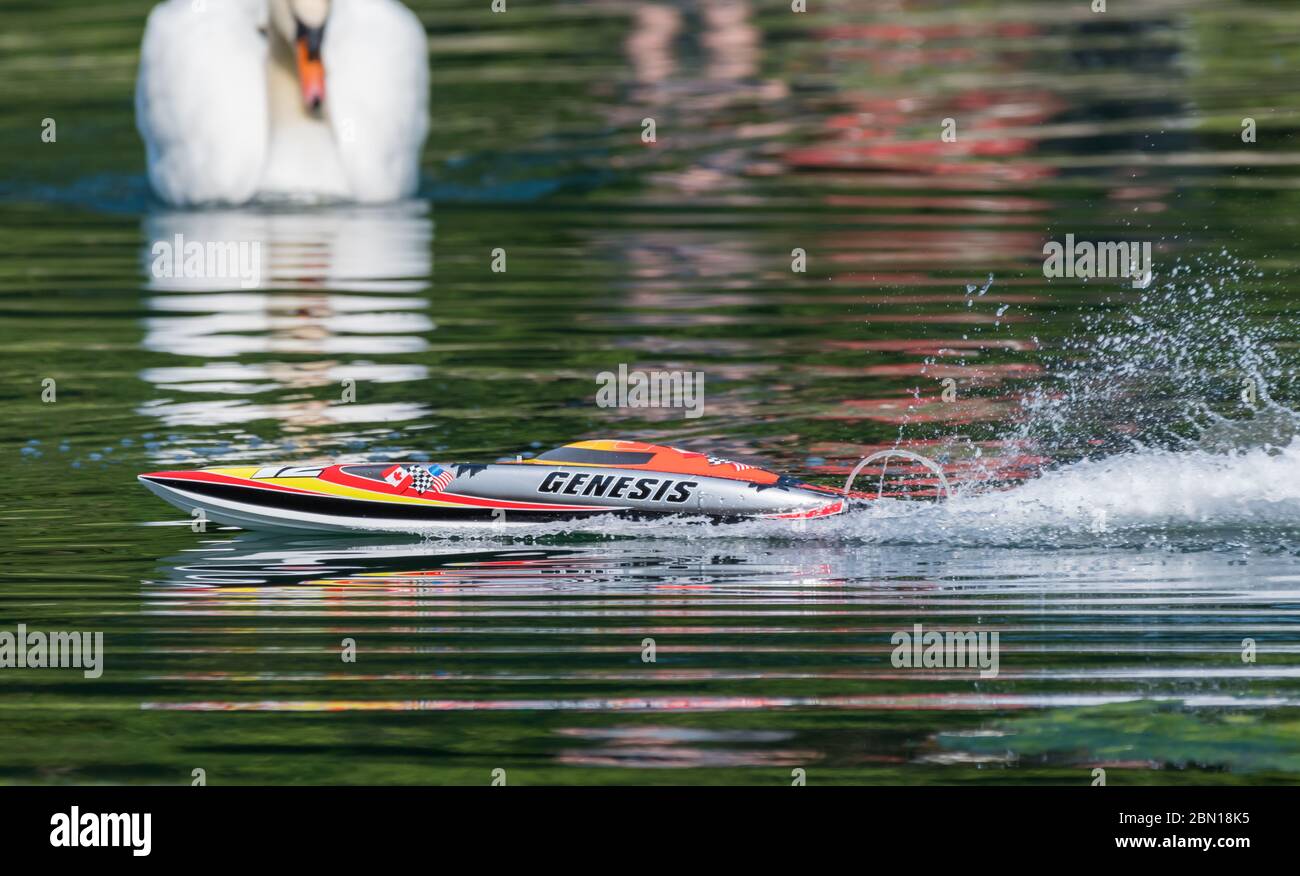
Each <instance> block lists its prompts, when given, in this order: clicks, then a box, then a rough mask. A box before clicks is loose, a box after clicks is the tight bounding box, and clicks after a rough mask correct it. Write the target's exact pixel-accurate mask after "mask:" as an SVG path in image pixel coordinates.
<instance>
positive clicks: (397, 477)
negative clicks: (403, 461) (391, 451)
mask: <svg viewBox="0 0 1300 876" xmlns="http://www.w3.org/2000/svg"><path fill="white" fill-rule="evenodd" d="M384 480H386V481H388V483H390V484H392V485H393V486H394V487H396V488H397V489H399V490H401V489H405V488H406V487H407V486H409V485H410V483H411V473H410V472H409V471H407V470H406V469H405V468H403V467H402V466H400V465H395V466H393V467H392V468H387V469H384Z"/></svg>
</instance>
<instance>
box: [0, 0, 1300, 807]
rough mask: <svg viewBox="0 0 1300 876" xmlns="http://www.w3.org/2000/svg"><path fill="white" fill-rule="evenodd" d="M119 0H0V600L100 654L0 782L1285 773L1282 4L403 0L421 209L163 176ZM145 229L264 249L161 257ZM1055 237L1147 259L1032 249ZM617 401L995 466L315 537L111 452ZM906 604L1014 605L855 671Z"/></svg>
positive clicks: (15, 689) (540, 441)
mask: <svg viewBox="0 0 1300 876" xmlns="http://www.w3.org/2000/svg"><path fill="white" fill-rule="evenodd" d="M149 5H150V4H148V3H144V2H114V3H102V4H89V5H88V4H81V3H71V2H66V0H49V2H44V3H39V4H36V3H18V2H13V0H5V2H3V3H0V23H2V24H3V27H0V34H2V35H0V43H2V44H3V47H4V51H3V52H0V78H3V79H4V80H5V81H6V82H7V83H8V86H7V88H6V97H5V100H4V101H3V102H0V146H2V148H3V150H4V151H3V154H4V157H5V159H6V160H5V162H4V166H3V168H0V374H2V375H3V380H0V445H2V446H3V455H2V457H0V458H3V460H4V463H3V466H4V468H3V475H4V481H5V484H4V486H5V494H6V501H5V503H4V505H3V510H0V519H3V529H2V530H0V532H2V533H3V534H2V537H0V551H3V556H4V560H5V562H4V564H3V566H2V567H0V585H2V589H0V631H5V630H8V631H12V630H14V629H15V628H16V626H17V624H20V623H23V624H26V625H27V627H28V628H29V629H33V630H95V631H102V632H103V634H104V641H105V649H106V653H105V663H104V672H103V675H102V676H101V677H99V678H97V679H87V678H83V677H82V675H81V673H80V672H78V671H74V670H38V669H17V668H13V669H0V779H2V780H3V781H7V782H15V783H33V782H42V783H47V782H48V783H69V782H88V783H95V782H110V783H118V782H132V783H163V784H187V783H189V782H190V781H192V778H191V776H192V773H193V771H194V770H196V769H202V770H204V771H205V773H206V779H207V781H208V782H209V783H211V784H233V783H240V782H265V783H289V782H312V783H354V782H360V783H388V782H400V783H468V784H486V783H488V782H489V781H491V780H492V774H493V771H494V770H498V769H503V770H505V771H506V775H507V777H508V778H507V781H508V783H509V784H541V783H554V784H584V783H589V784H605V783H617V782H634V783H647V782H656V783H755V784H782V783H789V782H791V781H792V780H793V779H792V773H793V771H795V770H799V769H802V770H805V771H806V776H807V781H808V782H809V783H810V784H828V783H853V782H883V783H990V782H997V783H1031V782H1052V783H1071V784H1081V785H1082V784H1087V783H1090V782H1092V781H1093V775H1092V771H1093V770H1094V769H1095V768H1097V767H1102V768H1104V769H1106V771H1107V781H1108V783H1109V784H1112V785H1116V784H1139V783H1144V784H1145V783H1180V782H1188V783H1209V782H1226V783H1263V782H1292V781H1294V780H1295V779H1296V778H1297V777H1300V735H1298V734H1297V732H1296V730H1297V722H1298V721H1300V660H1298V659H1297V654H1300V639H1298V637H1297V633H1298V632H1300V564H1298V563H1297V547H1300V538H1298V536H1300V522H1298V521H1297V519H1296V514H1297V512H1298V511H1300V501H1297V494H1300V486H1297V485H1300V464H1297V459H1296V457H1297V455H1300V451H1297V450H1296V449H1295V448H1294V447H1290V446H1289V442H1290V438H1291V436H1292V435H1294V434H1295V431H1296V430H1295V418H1294V415H1293V414H1292V413H1291V412H1292V411H1293V410H1295V409H1296V408H1297V407H1300V393H1297V392H1296V389H1295V386H1294V385H1293V377H1292V375H1293V374H1294V363H1295V359H1296V350H1297V339H1300V331H1297V325H1296V320H1295V312H1296V306H1297V304H1298V303H1300V293H1298V292H1297V291H1296V288H1295V286H1296V279H1297V276H1298V274H1297V260H1296V257H1295V240H1296V237H1297V206H1300V174H1298V173H1297V167H1298V166H1300V148H1298V147H1300V141H1298V140H1297V136H1296V133H1297V129H1298V128H1300V95H1298V94H1297V91H1296V89H1295V87H1294V82H1295V73H1296V71H1297V67H1298V66H1300V10H1297V9H1296V8H1295V7H1294V5H1293V4H1290V3H1285V2H1273V3H1268V2H1251V3H1211V2H1203V3H1201V2H1168V3H1160V4H1150V5H1149V6H1147V7H1146V8H1141V9H1137V10H1134V9H1131V8H1128V7H1129V5H1128V4H1121V3H1111V4H1110V6H1111V9H1110V11H1108V12H1106V13H1105V14H1104V15H1096V14H1093V13H1090V12H1088V11H1087V4H1086V3H1078V4H1061V3H1049V2H1042V3H1019V4H1013V5H1007V4H994V3H964V4H957V5H954V4H949V3H938V2H935V3H910V2H909V3H901V4H875V3H867V2H851V3H845V4H838V5H836V6H835V8H834V11H833V12H832V11H824V12H811V13H807V14H794V13H791V12H789V11H788V8H789V7H788V5H787V4H785V3H772V4H762V5H754V4H748V3H706V2H700V3H692V2H683V3H653V2H651V3H637V4H623V3H618V2H607V3H575V4H567V5H543V4H522V3H518V4H512V5H511V7H510V11H509V12H508V13H506V14H501V15H494V14H492V13H490V12H489V11H488V9H487V6H488V4H486V3H484V4H478V5H479V6H481V7H482V8H481V9H480V8H474V9H471V8H469V7H467V6H466V5H465V4H459V3H450V2H434V3H429V2H420V3H413V4H411V5H412V7H413V8H415V9H416V10H417V11H418V13H419V15H420V17H421V19H422V20H423V22H424V23H425V25H426V28H427V30H428V32H429V38H430V51H431V69H432V72H433V79H432V82H433V91H434V95H433V106H432V117H433V126H432V134H431V136H430V139H429V143H428V146H427V149H426V154H425V157H424V163H423V170H424V176H425V183H424V186H423V191H422V195H423V197H422V199H421V201H419V202H417V203H413V204H404V205H395V206H391V207H381V208H369V209H344V208H331V209H323V208H322V209H317V210H300V211H294V210H288V209H283V208H281V209H270V208H248V209H244V210H228V211H211V212H206V213H177V212H174V211H169V210H167V209H165V208H162V207H160V206H159V205H157V204H154V203H152V202H151V201H150V199H149V197H148V191H147V185H146V182H145V179H144V175H143V155H142V149H141V147H140V144H139V142H138V138H137V136H136V134H135V131H134V127H133V118H132V108H131V90H132V87H133V80H134V72H135V64H136V59H137V58H136V51H137V46H138V41H139V36H140V33H141V30H142V27H143V20H144V16H145V14H146V12H147V10H148V7H149ZM810 5H812V6H814V7H822V6H824V4H810ZM1075 6H1077V7H1078V8H1077V9H1075V8H1074V7H1075ZM1067 7H1068V8H1067ZM47 118H49V119H53V120H54V121H55V123H56V125H57V138H56V140H55V142H52V143H51V142H43V141H42V138H41V131H42V124H43V120H44V119H47ZM646 118H653V119H654V120H655V122H656V133H657V141H656V142H655V143H653V144H647V143H645V142H643V141H642V136H641V135H642V122H643V120H644V119H646ZM946 118H952V119H954V120H955V122H956V130H957V140H956V142H954V143H946V142H944V141H943V140H942V139H941V138H940V132H941V127H942V123H943V120H944V119H946ZM1245 118H1251V119H1254V120H1255V123H1256V126H1257V137H1256V139H1255V141H1254V142H1250V143H1247V142H1243V140H1242V137H1241V132H1242V130H1243V128H1242V120H1243V119H1245ZM176 233H183V234H185V235H186V236H187V237H189V238H191V239H205V238H206V239H220V240H257V241H259V242H261V244H262V247H263V256H264V266H265V277H264V278H263V279H264V282H263V283H262V284H261V285H260V286H259V287H257V288H253V289H240V288H237V287H231V286H229V285H227V286H225V287H223V288H220V289H213V288H202V287H197V286H195V285H193V284H187V283H184V282H167V281H163V280H159V279H155V278H154V277H152V276H151V275H150V273H149V269H148V268H149V262H148V252H149V248H150V246H151V244H152V242H154V241H156V240H169V239H171V238H172V237H173V235H174V234H176ZM1067 233H1069V234H1074V235H1076V236H1077V237H1078V238H1079V239H1090V240H1130V239H1133V240H1149V241H1152V242H1154V244H1155V248H1154V252H1155V264H1156V275H1157V281H1156V283H1155V284H1154V285H1153V287H1152V289H1151V290H1148V291H1147V292H1142V291H1140V290H1134V289H1132V288H1131V287H1130V286H1129V285H1128V284H1127V283H1126V282H1125V281H1122V280H1093V281H1091V282H1083V281H1080V280H1073V279H1054V280H1051V281H1048V280H1047V279H1045V278H1044V276H1043V271H1042V260H1043V255H1042V252H1043V249H1042V248H1043V244H1044V242H1045V241H1047V240H1052V239H1055V240H1060V239H1063V237H1064V235H1065V234H1067ZM498 248H500V249H503V250H504V251H505V254H506V259H507V270H506V271H505V272H495V271H493V270H492V262H493V251H494V250H495V249H498ZM795 249H801V250H803V251H804V252H805V253H806V258H807V265H806V270H805V271H802V272H796V271H792V270H791V254H792V251H793V250H795ZM990 276H991V277H992V279H993V282H992V285H990V286H988V288H987V291H982V290H983V289H984V287H985V286H986V284H988V282H989V278H990ZM968 285H969V286H973V287H974V288H973V289H971V290H970V291H968V288H967V287H968ZM1207 290H1208V291H1209V292H1212V293H1213V296H1214V297H1213V298H1210V297H1209V296H1208V295H1207V294H1206V292H1207ZM1103 314H1104V316H1103ZM1135 316H1136V317H1140V318H1141V322H1138V321H1136V320H1134V319H1132V317H1135ZM1116 334H1120V335H1123V336H1124V337H1125V338H1126V340H1124V341H1123V342H1121V343H1118V344H1108V343H1107V342H1106V341H1105V340H1104V337H1103V336H1106V337H1110V336H1114V335H1116ZM620 363H624V364H627V365H628V366H629V367H630V368H642V369H682V370H688V371H700V372H703V373H704V375H705V381H706V384H705V385H706V402H705V409H704V416H702V417H700V418H698V419H690V418H686V417H684V416H683V412H682V411H681V410H678V409H657V410H644V409H638V410H622V411H619V410H610V409H604V408H600V407H597V406H596V404H595V392H596V388H597V384H596V375H597V374H598V373H599V372H602V371H607V370H608V371H614V370H617V368H618V366H619V364H620ZM1261 363H1263V364H1261ZM1243 375H1253V376H1255V377H1259V378H1260V380H1259V382H1258V383H1257V384H1256V385H1255V386H1256V392H1257V393H1259V394H1262V397H1258V398H1256V399H1255V400H1254V401H1250V402H1247V401H1246V400H1243V399H1242V398H1240V397H1239V392H1240V391H1241V387H1242V385H1243V384H1242V380H1243V379H1244V378H1243ZM945 378H952V380H953V381H955V383H954V384H952V387H953V389H954V390H955V391H956V396H955V398H950V399H944V398H943V395H942V393H943V391H944V389H945V384H943V383H942V381H943V380H944V379H945ZM1252 379H1254V378H1253V377H1252ZM47 380H52V381H53V384H52V387H53V392H54V396H53V400H52V401H47V400H43V398H42V393H43V391H44V390H45V388H46V387H49V386H51V384H48V383H46V382H45V381H47ZM345 381H354V382H355V389H356V398H355V401H349V402H345V401H344V400H343V393H344V390H345V386H346V384H345ZM1053 397H1059V398H1060V399H1061V400H1062V402H1061V404H1059V405H1053V404H1051V403H1049V402H1047V401H1043V399H1050V398H1053ZM47 398H48V395H47ZM1030 398H1038V399H1039V401H1038V402H1035V403H1033V404H1027V403H1026V399H1030ZM1217 417H1223V418H1226V419H1218V418H1217ZM1207 424H1208V425H1207ZM602 436H621V437H630V438H637V439H641V440H651V441H661V442H671V443H674V444H677V445H680V446H686V447H691V448H694V449H702V450H709V451H711V452H715V453H719V454H722V455H726V456H729V457H733V458H740V459H745V460H749V461H754V462H762V463H765V464H770V465H772V466H774V467H776V468H779V469H783V470H790V471H794V472H798V473H802V474H807V475H809V476H810V477H812V478H813V479H816V480H822V481H824V482H827V483H837V482H838V481H839V479H842V478H843V476H844V474H845V472H846V471H847V470H848V469H849V467H850V466H851V465H852V464H853V462H854V461H855V460H856V459H857V457H858V456H860V455H863V454H865V453H867V452H870V451H871V450H873V449H876V448H878V447H882V446H890V445H892V444H894V443H895V442H901V444H902V446H906V447H910V448H913V449H917V450H920V451H922V452H925V453H927V454H929V455H932V456H934V457H935V458H937V459H939V460H940V461H941V462H942V463H943V464H944V465H945V467H946V468H947V470H948V472H949V474H950V476H951V477H952V478H953V479H954V480H955V481H957V482H958V483H962V484H966V485H968V487H969V488H970V489H972V490H973V491H974V492H975V493H978V494H980V495H973V496H968V497H966V498H964V499H963V500H962V501H960V502H958V503H956V504H954V505H952V506H951V508H950V509H944V508H942V507H940V506H936V505H934V504H931V503H929V502H926V501H924V500H922V501H920V502H915V503H911V504H906V505H904V504H903V503H901V502H893V503H890V502H889V501H888V500H887V502H886V503H883V504H881V505H880V506H879V510H877V509H873V513H872V514H870V515H867V516H866V517H865V518H863V519H859V520H856V521H847V522H846V521H840V522H837V524H836V525H835V526H834V527H827V528H824V529H816V528H814V527H813V526H812V525H811V524H810V526H809V529H808V530H807V531H795V530H791V531H779V532H767V533H764V532H760V531H755V530H754V529H744V530H741V531H730V530H716V531H711V530H701V529H700V528H698V527H694V528H692V527H671V526H670V527H664V528H657V529H641V530H637V529H635V528H622V529H614V530H610V531H607V532H602V533H596V534H591V533H587V534H574V533H565V532H558V531H546V532H542V533H537V534H536V535H535V536H534V537H531V538H520V539H510V540H507V539H501V538H493V537H484V538H480V539H448V538H443V537H439V536H438V535H437V534H436V533H435V534H432V537H430V538H419V537H398V538H392V539H384V540H374V539H367V540H347V539H344V540H341V541H340V540H339V539H324V540H315V541H313V540H309V539H299V540H283V539H274V538H267V537H264V536H256V535H254V534H252V533H239V532H235V531H222V530H218V529H215V528H213V529H211V530H209V531H207V532H201V533H196V532H193V531H192V530H191V528H190V526H189V521H188V520H184V519H180V515H179V513H178V512H175V511H174V510H173V509H171V508H169V507H167V506H164V505H163V504H162V503H160V502H158V501H157V500H156V499H155V498H153V497H152V496H150V495H149V494H147V493H146V492H145V491H144V490H142V489H141V488H139V486H138V485H137V484H136V482H135V474H136V473H138V472H141V471H148V470H156V469H160V468H191V467H202V466H207V465H216V464H225V465H234V464H261V463H263V462H271V461H285V462H311V461H319V460H325V459H340V460H367V459H404V458H431V459H438V460H463V461H476V460H494V459H498V458H514V456H515V455H516V454H530V453H535V452H537V451H538V450H540V449H542V448H545V447H549V446H552V445H555V444H560V443H564V442H567V441H570V440H577V439H580V438H591V437H602ZM1135 442H1139V443H1140V444H1141V445H1142V447H1141V449H1138V448H1137V446H1136V444H1135ZM1225 448H1230V449H1232V450H1233V451H1235V452H1238V453H1244V454H1245V455H1239V456H1229V455H1225V454H1224V450H1225ZM1216 454H1217V455H1216ZM1085 457H1086V458H1090V459H1091V460H1092V462H1090V463H1089V462H1079V460H1080V459H1083V458H1085ZM1080 466H1082V468H1080ZM1089 466H1095V467H1089ZM1039 475H1041V476H1042V477H1041V478H1037V476H1039ZM904 477H906V475H905V476H904ZM1036 478H1037V479H1036ZM1025 481H1028V483H1025V485H1024V486H1021V487H1017V486H1016V485H1017V484H1020V483H1021V482H1025ZM1007 487H1009V488H1010V489H1009V490H1008V491H1006V492H997V491H996V489H1000V488H1007ZM922 492H925V491H924V490H922ZM1076 496H1077V497H1078V499H1077V501H1076V500H1075V498H1074V497H1076ZM1099 507H1100V508H1102V509H1104V510H1105V512H1106V513H1104V514H1101V515H1100V516H1099V515H1098V513H1097V509H1098V508H1099ZM917 623H921V624H923V625H924V626H925V627H926V628H928V629H953V628H959V629H966V628H971V629H976V628H978V629H980V630H984V631H989V632H992V631H996V632H998V634H999V636H1000V672H999V674H998V675H997V677H995V678H980V677H979V675H978V673H977V672H973V671H971V670H969V669H906V668H897V667H895V666H894V665H892V663H891V660H890V656H891V651H892V650H893V645H892V644H891V637H892V636H893V635H894V634H896V633H898V632H902V631H909V630H911V629H912V627H913V625H914V624H917ZM347 639H350V640H352V641H353V642H354V643H355V648H356V659H355V661H353V662H347V661H345V660H344V659H342V656H341V655H342V650H343V648H344V640H347ZM647 639H650V640H653V645H654V649H655V659H654V660H653V662H647V661H646V659H644V658H645V655H646V647H647V645H646V644H645V643H646V640H647ZM1246 639H1250V640H1252V641H1253V642H1254V643H1255V647H1256V649H1257V653H1256V654H1255V658H1254V661H1253V662H1244V661H1243V659H1242V652H1243V640H1246Z"/></svg>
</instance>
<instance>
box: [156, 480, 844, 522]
mask: <svg viewBox="0 0 1300 876" xmlns="http://www.w3.org/2000/svg"><path fill="white" fill-rule="evenodd" d="M433 468H434V469H436V470H437V471H439V472H441V473H442V476H443V477H444V478H445V483H439V484H438V487H437V489H436V490H432V491H426V492H423V493H418V492H415V491H413V490H412V489H411V488H410V486H409V483H407V482H406V481H404V480H403V478H402V477H399V475H398V473H399V472H400V474H401V475H407V474H408V470H416V469H417V466H416V465H415V464H406V465H405V467H403V464H400V463H373V464H358V465H336V466H328V467H321V468H302V467H288V466H285V467H275V466H272V467H264V468H260V469H209V470H203V471H190V472H187V471H174V472H153V473H150V474H144V475H140V481H141V482H142V483H143V484H144V486H145V487H146V488H148V489H149V490H150V491H151V492H153V493H154V494H155V495H157V496H158V497H159V498H161V499H163V500H164V501H166V502H169V503H170V504H172V505H174V506H176V507H177V508H180V509H182V510H184V511H186V512H187V513H189V514H191V515H192V516H194V517H196V518H197V517H199V516H200V514H201V516H202V518H203V519H206V520H208V521H212V522H215V523H218V524H223V525H230V526H238V527H241V528H244V529H255V530H271V531H278V532H367V531H369V532H429V531H443V530H446V531H463V530H466V529H484V528H497V527H508V528H515V527H518V526H523V525H528V524H538V523H556V522H572V523H575V524H578V523H581V522H584V521H592V520H593V519H598V518H607V517H615V518H624V519H633V520H648V519H659V518H668V517H681V518H691V519H699V518H703V519H707V520H709V521H711V522H720V523H726V522H738V521H742V520H750V519H755V518H775V519H779V518H792V519H800V518H811V517H823V516H831V515H834V514H838V513H840V512H841V511H843V510H845V502H844V501H843V500H842V499H840V498H837V497H836V496H835V495H833V494H828V493H827V492H825V491H821V490H819V489H817V488H812V487H808V486H807V485H803V484H799V483H798V482H795V481H792V480H789V479H778V480H776V481H774V482H771V483H755V482H753V481H752V480H749V479H740V478H725V477H709V476H703V475H682V474H677V473H672V472H656V471H647V470H645V469H634V468H626V469H625V468H618V467H610V466H592V467H585V466H572V465H528V464H520V463H505V464H494V465H451V466H448V467H447V468H445V469H444V468H442V467H441V466H433Z"/></svg>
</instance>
